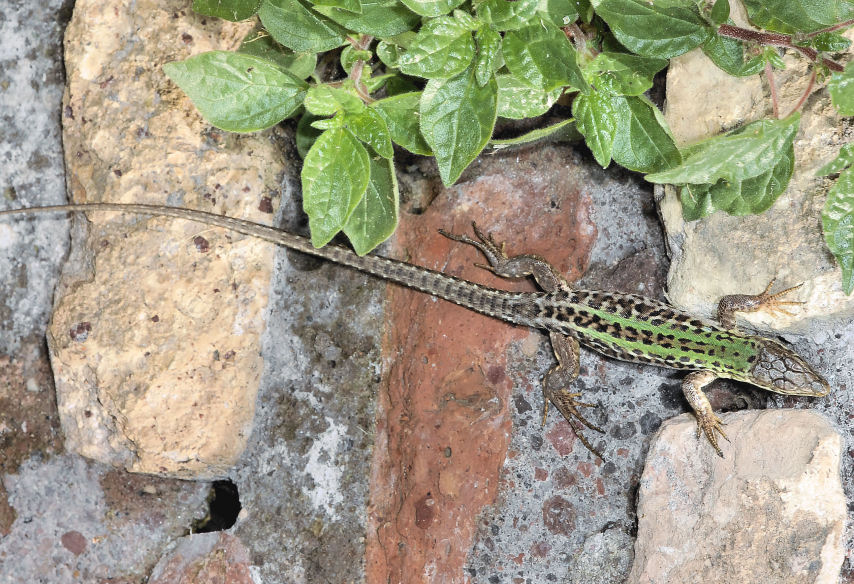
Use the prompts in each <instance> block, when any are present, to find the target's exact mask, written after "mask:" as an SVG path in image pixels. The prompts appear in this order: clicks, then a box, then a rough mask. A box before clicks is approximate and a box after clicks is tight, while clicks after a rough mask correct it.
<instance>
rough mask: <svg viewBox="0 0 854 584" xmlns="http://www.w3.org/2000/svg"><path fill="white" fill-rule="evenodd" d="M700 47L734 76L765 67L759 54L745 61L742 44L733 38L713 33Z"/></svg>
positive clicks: (753, 72)
mask: <svg viewBox="0 0 854 584" xmlns="http://www.w3.org/2000/svg"><path fill="white" fill-rule="evenodd" d="M721 1H722V2H723V1H725V0H721ZM702 48H703V52H704V53H705V54H706V56H707V57H708V58H709V59H711V60H712V62H713V63H714V64H715V65H717V66H718V67H720V68H721V69H723V70H724V71H726V72H727V73H729V74H730V75H733V76H734V77H747V76H749V75H756V74H757V73H759V72H760V71H762V69H764V68H765V59H763V58H762V56H761V55H759V56H756V57H753V58H751V59H749V60H747V61H745V60H744V44H743V43H742V42H741V41H737V40H735V39H731V38H726V37H722V36H720V35H717V34H715V35H712V36H711V37H710V38H709V40H707V41H706V42H705V43H703V45H702Z"/></svg>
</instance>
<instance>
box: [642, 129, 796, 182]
mask: <svg viewBox="0 0 854 584" xmlns="http://www.w3.org/2000/svg"><path fill="white" fill-rule="evenodd" d="M799 121H800V114H794V115H791V116H789V117H788V118H786V119H784V120H759V121H757V122H753V123H752V124H748V125H747V126H745V127H744V128H742V129H740V130H738V131H736V132H732V133H730V134H726V135H723V136H715V137H714V138H709V139H708V140H704V141H703V142H700V143H699V144H696V145H694V146H693V147H692V148H691V151H690V154H688V156H687V157H686V158H685V160H683V161H682V163H681V164H680V165H678V166H675V167H672V168H670V169H668V170H664V171H662V172H657V173H654V174H649V175H647V176H646V180H648V181H649V182H653V183H668V184H686V183H691V184H714V183H716V182H718V181H719V180H724V181H727V182H732V183H737V182H740V181H743V180H745V179H748V178H751V177H754V176H758V175H760V174H762V173H764V172H767V171H768V170H769V169H770V168H772V167H774V166H775V165H776V164H777V162H778V161H779V158H780V156H782V155H783V154H784V153H785V152H786V151H787V148H788V147H789V146H791V144H792V140H794V138H795V134H796V133H797V131H798V123H799Z"/></svg>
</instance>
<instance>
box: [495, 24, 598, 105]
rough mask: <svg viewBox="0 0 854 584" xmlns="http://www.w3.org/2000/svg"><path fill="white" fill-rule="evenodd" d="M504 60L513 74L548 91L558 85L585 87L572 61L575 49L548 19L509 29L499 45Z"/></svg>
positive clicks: (533, 85)
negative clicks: (518, 28)
mask: <svg viewBox="0 0 854 584" xmlns="http://www.w3.org/2000/svg"><path fill="white" fill-rule="evenodd" d="M501 50H502V53H503V54H504V61H505V63H506V64H507V68H508V69H510V72H511V73H512V74H513V76H514V77H517V78H518V79H521V80H523V81H525V82H526V83H528V84H529V85H530V86H531V87H538V88H540V89H542V90H544V91H551V90H553V89H557V88H558V87H567V86H568V87H573V88H575V89H582V88H585V87H586V84H585V82H584V78H583V77H582V75H581V70H580V69H579V68H578V65H577V64H576V62H575V49H573V48H572V45H571V44H570V43H569V41H568V40H567V38H566V35H565V34H564V33H563V31H562V30H560V29H559V28H557V27H556V26H555V25H553V24H551V23H550V22H546V21H540V22H539V23H537V24H534V25H531V26H528V27H525V28H522V29H520V30H516V31H510V32H508V33H506V34H505V35H504V42H503V43H502V46H501Z"/></svg>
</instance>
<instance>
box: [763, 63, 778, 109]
mask: <svg viewBox="0 0 854 584" xmlns="http://www.w3.org/2000/svg"><path fill="white" fill-rule="evenodd" d="M765 77H767V78H768V88H769V89H770V90H771V107H772V108H773V111H774V118H775V119H777V120H779V119H780V105H779V103H778V102H777V82H776V81H774V68H773V67H771V63H765Z"/></svg>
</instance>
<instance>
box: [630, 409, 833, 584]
mask: <svg viewBox="0 0 854 584" xmlns="http://www.w3.org/2000/svg"><path fill="white" fill-rule="evenodd" d="M723 420H724V422H725V423H726V424H727V426H726V428H727V432H728V433H729V434H730V435H732V436H734V437H735V436H737V437H738V439H737V440H733V442H732V443H731V444H730V443H727V444H725V445H724V447H723V448H724V456H725V458H719V457H717V456H715V454H714V453H713V452H712V451H711V449H708V448H707V449H700V450H699V452H698V449H697V439H696V423H695V421H694V419H693V416H690V415H686V416H680V417H678V418H674V419H672V420H668V421H667V422H665V423H664V424H663V425H662V428H661V430H660V434H659V435H658V436H656V438H655V439H654V440H653V442H652V444H651V445H650V450H649V455H648V458H647V463H646V468H645V470H644V474H643V477H642V478H641V483H640V491H639V494H638V498H639V502H638V536H637V540H636V543H635V562H634V565H633V567H632V572H631V576H630V578H629V582H630V583H640V582H643V583H645V584H649V583H657V582H661V583H666V582H692V581H694V582H697V581H707V582H763V583H769V584H772V583H775V582H780V583H782V582H786V583H795V582H822V583H826V584H831V583H833V582H836V581H837V577H838V575H839V568H840V566H841V564H842V560H843V557H844V555H845V547H844V543H843V537H842V535H843V528H844V525H845V520H846V511H847V509H846V503H845V496H844V493H843V491H842V484H841V482H840V477H839V462H840V456H841V454H842V441H841V437H840V436H839V434H838V433H837V432H836V431H834V430H833V428H832V427H831V426H830V424H828V423H827V421H826V420H825V419H824V418H822V417H821V416H819V415H817V414H814V413H812V412H806V411H792V410H785V411H745V412H739V413H737V414H730V415H725V416H724V417H723Z"/></svg>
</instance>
